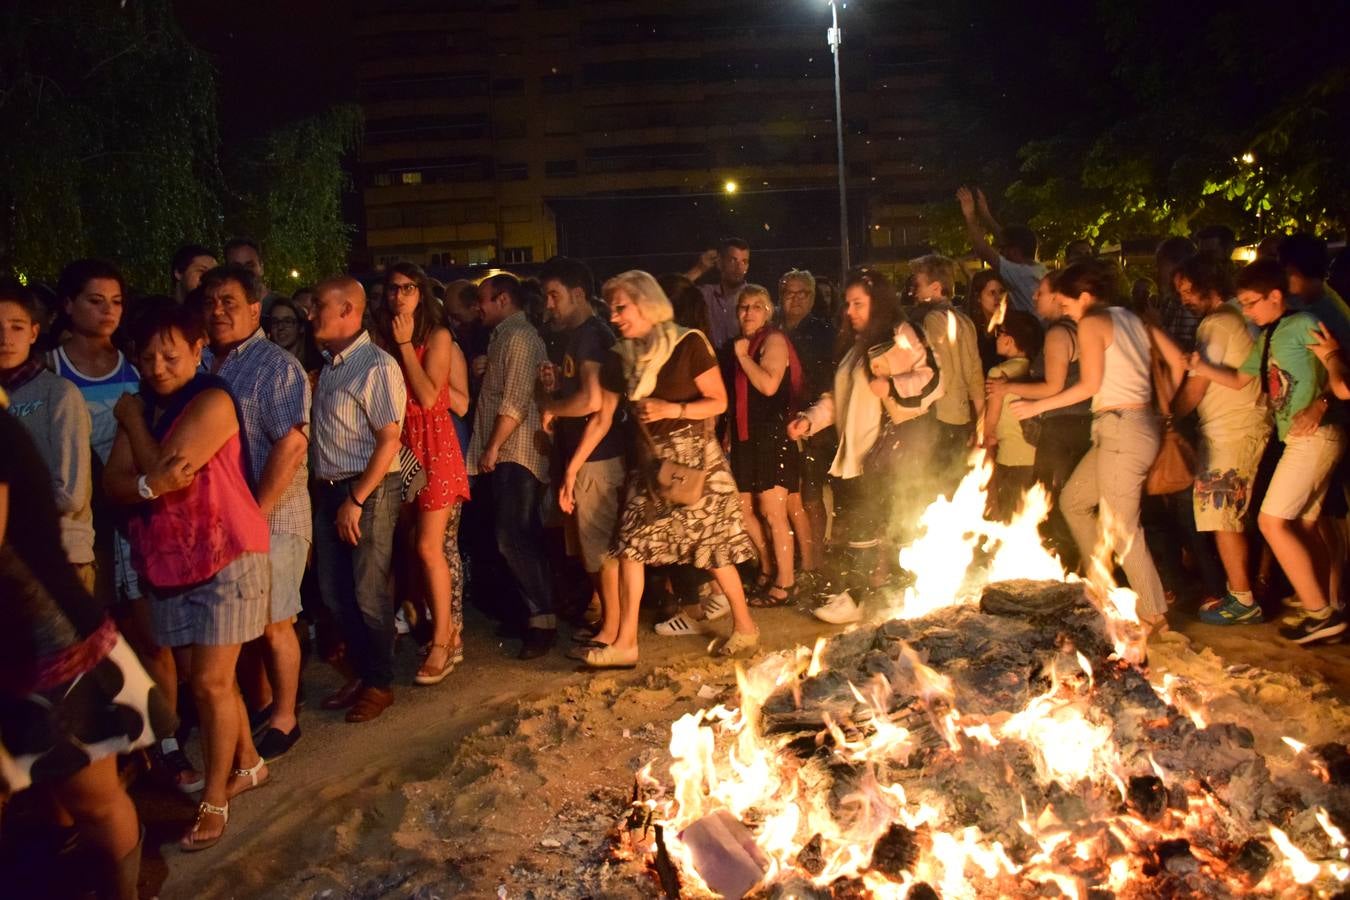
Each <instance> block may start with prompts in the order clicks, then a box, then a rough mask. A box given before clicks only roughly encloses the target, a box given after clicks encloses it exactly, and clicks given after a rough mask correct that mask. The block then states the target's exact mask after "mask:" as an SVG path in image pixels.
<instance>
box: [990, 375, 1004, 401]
mask: <svg viewBox="0 0 1350 900" xmlns="http://www.w3.org/2000/svg"><path fill="white" fill-rule="evenodd" d="M1008 387H1009V384H1008V379H1007V378H1006V377H1004V376H1002V375H1000V376H999V377H998V378H986V379H985V380H984V396H985V398H986V399H987V400H988V401H989V402H990V403H1001V402H1003V395H1004V394H1006V393H1008Z"/></svg>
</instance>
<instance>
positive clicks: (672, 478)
mask: <svg viewBox="0 0 1350 900" xmlns="http://www.w3.org/2000/svg"><path fill="white" fill-rule="evenodd" d="M632 415H633V421H634V422H636V423H637V430H638V435H639V436H640V437H641V438H642V450H643V455H644V456H646V457H647V458H646V460H644V461H643V465H642V469H643V475H644V476H645V478H646V479H647V487H648V489H649V490H650V491H651V493H652V495H653V496H654V497H657V498H658V499H660V500H664V501H665V502H666V503H669V504H670V505H672V506H693V505H694V504H695V503H697V502H698V501H699V498H701V497H702V496H703V485H704V482H705V481H707V479H708V473H707V472H705V471H703V470H702V469H700V468H698V467H696V466H686V465H684V464H683V463H678V462H675V461H674V460H671V459H665V458H663V457H662V456H661V454H660V453H658V452H657V449H656V441H654V440H652V433H651V432H650V431H648V430H647V423H645V422H643V421H642V419H641V418H639V417H638V414H637V410H633V411H632Z"/></svg>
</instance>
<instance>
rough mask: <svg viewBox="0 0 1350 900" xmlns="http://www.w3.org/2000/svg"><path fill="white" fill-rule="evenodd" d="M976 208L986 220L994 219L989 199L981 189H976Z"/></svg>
mask: <svg viewBox="0 0 1350 900" xmlns="http://www.w3.org/2000/svg"><path fill="white" fill-rule="evenodd" d="M975 208H976V209H977V210H979V211H980V215H982V216H984V217H985V218H986V219H992V218H993V216H992V215H990V214H989V198H988V197H986V196H985V195H984V191H983V190H982V189H980V188H976V189H975Z"/></svg>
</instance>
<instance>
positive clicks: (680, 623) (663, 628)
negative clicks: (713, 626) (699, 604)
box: [656, 613, 703, 637]
mask: <svg viewBox="0 0 1350 900" xmlns="http://www.w3.org/2000/svg"><path fill="white" fill-rule="evenodd" d="M656 633H657V634H659V635H661V637H697V636H698V635H700V634H702V633H703V623H702V622H701V621H699V620H698V619H695V618H693V617H692V616H686V615H685V614H684V613H679V614H677V615H674V616H671V617H670V618H669V619H666V620H665V621H664V622H657V623H656Z"/></svg>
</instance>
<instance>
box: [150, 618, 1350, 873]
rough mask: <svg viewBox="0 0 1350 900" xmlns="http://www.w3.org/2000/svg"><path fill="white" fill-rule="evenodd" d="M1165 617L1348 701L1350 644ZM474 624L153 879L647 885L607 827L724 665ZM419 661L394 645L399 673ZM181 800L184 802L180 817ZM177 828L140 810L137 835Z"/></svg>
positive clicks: (323, 731)
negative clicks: (568, 651) (512, 639)
mask: <svg viewBox="0 0 1350 900" xmlns="http://www.w3.org/2000/svg"><path fill="white" fill-rule="evenodd" d="M1172 618H1173V620H1174V621H1175V622H1176V624H1177V627H1178V629H1179V630H1180V631H1181V632H1182V633H1183V634H1185V635H1187V636H1188V637H1189V638H1191V639H1192V641H1194V643H1195V644H1196V645H1197V649H1199V648H1201V647H1204V646H1209V647H1211V648H1212V649H1213V650H1214V651H1215V652H1216V653H1217V654H1219V655H1220V656H1221V657H1223V660H1224V662H1226V663H1230V664H1231V663H1246V664H1248V665H1254V666H1260V667H1265V668H1269V669H1272V670H1275V671H1286V672H1291V673H1296V674H1297V675H1298V678H1299V680H1306V681H1309V682H1316V681H1321V682H1322V686H1321V690H1325V691H1326V693H1327V694H1330V695H1335V696H1338V697H1339V698H1341V699H1342V700H1350V646H1347V645H1340V646H1332V647H1323V648H1319V649H1317V650H1315V651H1309V650H1304V649H1301V648H1298V647H1295V646H1293V645H1291V644H1288V643H1287V642H1284V641H1282V640H1280V639H1279V638H1278V637H1276V636H1275V633H1274V629H1275V627H1274V626H1273V625H1266V626H1255V627H1244V628H1233V629H1224V628H1215V627H1207V626H1202V625H1197V624H1193V622H1192V620H1191V619H1190V618H1189V617H1188V616H1187V615H1186V614H1185V613H1181V612H1178V613H1176V614H1174V615H1173V617H1172ZM756 619H757V620H758V621H759V623H760V626H761V629H762V632H763V635H764V645H765V646H766V647H768V648H771V649H776V648H784V647H791V646H795V645H797V644H809V643H810V642H811V641H812V640H813V639H814V637H815V636H816V635H817V634H822V633H823V634H830V633H834V632H835V631H836V629H834V628H828V627H826V626H822V625H820V623H818V622H816V621H815V620H814V619H812V618H810V617H809V616H807V615H805V614H803V613H801V612H799V611H796V610H790V609H785V610H766V611H760V612H757V613H756ZM468 631H469V635H468V640H469V646H468V662H467V663H466V664H465V665H464V666H463V667H462V668H461V669H460V670H458V671H457V672H456V673H455V674H454V675H452V676H451V677H450V678H449V679H448V680H447V681H446V682H445V683H443V684H442V685H440V686H438V687H436V688H430V689H425V688H423V689H413V688H409V687H402V688H398V689H397V694H398V701H397V703H396V705H395V706H394V707H392V708H391V709H390V710H389V712H387V713H386V714H385V715H384V716H383V717H382V718H381V719H379V720H378V721H376V722H374V723H370V724H366V725H347V724H346V723H344V722H342V721H341V718H340V715H339V714H336V713H326V712H321V711H317V710H316V711H312V712H307V713H306V714H305V716H304V728H305V737H304V739H303V740H302V741H301V743H300V744H299V745H298V746H297V747H296V749H295V750H293V751H292V752H291V753H290V754H288V755H287V756H286V757H285V758H283V759H282V760H280V761H278V762H277V763H276V765H275V767H274V769H273V779H274V781H273V783H272V784H271V785H270V786H268V787H267V788H266V789H264V790H261V791H258V792H256V793H253V794H250V795H248V796H245V797H243V798H241V799H240V800H239V801H238V802H237V804H236V805H235V807H234V808H233V809H232V816H233V818H232V820H231V822H230V827H229V833H228V834H227V836H226V838H225V840H224V841H222V842H221V844H220V845H219V846H217V847H216V848H214V849H213V850H210V851H207V852H204V853H200V854H189V855H185V854H179V853H177V852H176V851H175V850H174V849H173V848H172V847H171V846H168V847H165V848H164V849H163V853H164V855H165V859H164V860H148V861H147V872H148V873H149V877H150V882H151V883H152V884H154V885H158V886H159V888H158V889H159V895H160V896H162V897H166V898H178V897H203V898H215V897H221V898H223V897H319V898H326V900H327V898H332V900H337V898H345V897H371V898H374V897H385V896H389V897H395V896H397V897H415V898H424V900H430V898H433V897H454V896H463V897H495V896H507V897H529V896H535V897H540V898H542V897H564V896H567V897H586V896H603V897H627V896H633V897H637V896H653V895H655V894H656V890H655V887H654V885H652V884H650V883H649V882H647V881H645V880H644V878H643V877H642V876H641V875H640V874H638V873H635V872H634V871H633V870H632V869H631V868H625V867H622V866H619V867H615V866H611V865H610V864H609V863H608V855H609V854H608V845H607V842H606V836H607V834H608V833H609V832H610V830H611V828H612V826H613V824H614V822H615V819H616V817H617V816H619V815H620V814H621V813H622V810H623V807H624V804H625V801H626V795H627V791H628V790H629V789H630V787H631V783H632V773H633V772H634V771H635V770H636V769H637V768H638V767H639V766H640V765H641V764H643V763H645V762H648V761H651V760H653V759H655V758H656V757H658V756H659V755H660V753H661V752H662V750H663V749H664V747H665V744H666V742H667V741H668V738H669V725H670V723H671V722H672V721H673V720H674V719H675V718H677V717H678V716H680V715H682V714H683V713H685V712H689V711H692V710H693V709H696V708H699V707H703V706H709V705H712V704H713V703H715V702H717V699H716V698H718V697H720V696H722V695H726V696H727V697H728V699H731V698H733V697H734V693H733V690H732V689H733V688H734V670H733V667H732V666H731V665H730V664H727V663H721V662H713V661H710V660H708V658H707V657H706V655H705V653H704V649H703V648H704V646H705V644H704V642H703V641H702V640H696V639H693V638H689V639H678V640H675V639H662V638H656V637H654V636H651V635H650V634H648V635H647V636H645V637H644V646H643V654H644V661H643V666H642V668H640V669H638V670H636V671H634V672H620V673H609V674H601V675H595V674H590V673H585V672H581V671H578V669H577V665H576V664H575V663H574V662H572V661H571V660H567V659H565V658H564V657H563V656H562V654H561V651H559V652H555V654H553V655H551V656H549V657H547V658H545V659H542V660H535V661H532V662H518V661H516V660H515V659H513V658H510V657H509V656H508V655H507V653H508V651H509V650H511V649H513V647H514V645H513V644H510V643H507V644H505V645H503V644H502V643H501V642H499V641H495V640H491V639H489V638H487V637H486V635H488V634H490V632H491V628H490V626H489V625H488V624H487V623H486V622H485V621H483V620H481V619H478V620H473V619H471V621H470V627H469V629H468ZM413 667H414V662H413V658H412V651H411V648H410V647H407V646H405V647H403V648H402V649H401V652H400V670H399V675H400V679H401V680H402V683H404V684H406V683H407V682H408V681H409V679H410V676H411V672H412V670H413ZM306 674H307V678H306V689H307V691H308V694H309V696H310V697H311V698H315V699H317V698H318V697H320V696H322V694H323V693H325V692H326V691H327V690H329V689H331V688H332V687H335V686H336V684H337V677H336V675H334V674H333V673H332V672H331V671H330V670H329V669H328V668H327V667H326V666H323V665H312V666H311V667H310V669H309V670H308V671H307V673H306ZM1290 730H1291V733H1297V723H1292V724H1291V729H1290ZM188 812H189V810H188V808H186V807H185V806H183V805H182V804H179V805H177V806H176V807H175V810H174V815H175V816H177V817H179V818H185V817H186V816H187V814H188ZM181 827H182V826H181V825H180V824H178V823H177V822H160V823H154V822H152V823H151V841H149V842H148V843H151V844H152V843H157V841H155V840H154V839H155V838H159V840H160V841H168V840H170V838H171V837H172V836H173V835H174V834H176V831H174V830H171V829H179V828H181ZM147 849H148V853H151V854H153V853H154V852H155V851H154V849H153V848H152V847H149V846H148V848H147ZM166 863H167V869H168V871H167V876H166V874H165V864H166ZM147 886H148V885H146V884H145V883H144V882H143V889H144V888H145V887H147Z"/></svg>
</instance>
